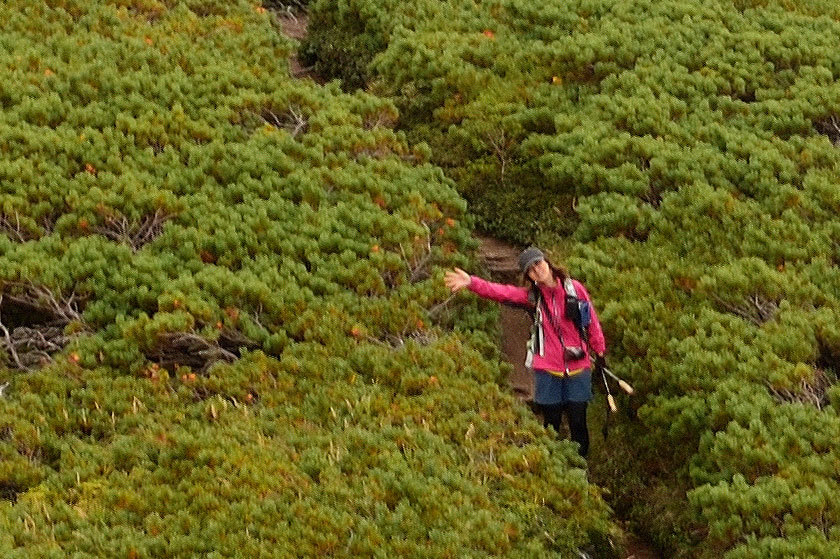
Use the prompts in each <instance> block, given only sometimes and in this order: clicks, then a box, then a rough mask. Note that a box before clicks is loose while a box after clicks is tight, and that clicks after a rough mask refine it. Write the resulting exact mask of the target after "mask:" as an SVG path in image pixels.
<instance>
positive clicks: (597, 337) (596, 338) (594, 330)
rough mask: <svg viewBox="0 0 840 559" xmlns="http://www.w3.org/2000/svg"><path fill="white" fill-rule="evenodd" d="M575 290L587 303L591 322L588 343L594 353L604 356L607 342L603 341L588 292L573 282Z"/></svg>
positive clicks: (577, 282) (602, 333) (580, 284)
mask: <svg viewBox="0 0 840 559" xmlns="http://www.w3.org/2000/svg"><path fill="white" fill-rule="evenodd" d="M574 285H575V289H576V290H577V292H578V293H579V294H581V295H583V298H584V299H585V300H586V301H589V315H590V317H591V322H590V323H589V343H590V344H591V346H592V349H593V350H595V353H598V354H600V355H604V354H605V353H606V352H607V342H606V340H605V339H604V331H603V330H602V329H601V321H600V320H598V314H597V313H596V312H595V305H594V304H592V299H590V297H589V292H588V291H587V290H586V288H585V287H584V286H583V284H582V283H580V282H579V281H574Z"/></svg>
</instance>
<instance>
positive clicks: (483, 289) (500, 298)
mask: <svg viewBox="0 0 840 559" xmlns="http://www.w3.org/2000/svg"><path fill="white" fill-rule="evenodd" d="M443 281H444V283H446V287H448V288H449V289H450V290H452V292H453V293H454V292H456V291H460V290H462V289H464V288H465V287H466V288H467V289H469V290H470V291H472V292H473V293H475V294H476V295H478V296H479V297H484V298H485V299H491V300H493V301H497V302H499V303H514V304H517V305H531V306H533V305H532V304H531V303H529V302H528V288H527V287H518V286H516V285H507V284H504V283H494V282H492V281H487V280H485V279H482V278H480V277H478V276H471V275H470V274H468V273H466V272H465V271H464V270H462V269H460V268H455V269H454V270H450V271H448V272H446V275H445V276H444V278H443Z"/></svg>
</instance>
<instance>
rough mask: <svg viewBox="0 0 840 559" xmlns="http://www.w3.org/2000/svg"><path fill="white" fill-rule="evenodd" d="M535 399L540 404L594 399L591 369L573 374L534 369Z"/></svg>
mask: <svg viewBox="0 0 840 559" xmlns="http://www.w3.org/2000/svg"><path fill="white" fill-rule="evenodd" d="M534 382H535V390H534V401H535V402H536V403H538V404H565V403H566V402H589V401H590V400H592V372H591V371H590V370H589V369H584V370H583V371H581V372H579V373H577V374H576V375H571V376H568V377H567V376H558V375H553V374H551V373H547V372H545V371H540V370H536V371H534Z"/></svg>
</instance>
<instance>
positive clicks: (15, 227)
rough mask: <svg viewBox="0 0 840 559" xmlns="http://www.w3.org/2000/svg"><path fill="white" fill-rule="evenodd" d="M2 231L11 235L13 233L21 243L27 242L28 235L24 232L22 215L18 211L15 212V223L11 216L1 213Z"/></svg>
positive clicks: (0, 228) (0, 226) (0, 227)
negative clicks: (21, 224) (21, 221)
mask: <svg viewBox="0 0 840 559" xmlns="http://www.w3.org/2000/svg"><path fill="white" fill-rule="evenodd" d="M0 231H5V232H7V233H9V234H10V235H13V236H14V237H15V238H16V239H17V240H18V241H20V242H21V243H25V242H26V241H27V238H26V236H25V235H24V234H23V229H21V227H20V216H19V215H18V213H17V212H15V222H14V223H12V221H11V219H10V218H9V216H7V215H5V214H2V213H0Z"/></svg>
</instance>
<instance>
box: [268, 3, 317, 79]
mask: <svg viewBox="0 0 840 559" xmlns="http://www.w3.org/2000/svg"><path fill="white" fill-rule="evenodd" d="M276 13H277V21H279V22H280V26H281V27H282V28H283V33H285V34H286V36H287V37H290V38H292V39H294V40H296V41H298V42H299V41H302V40H303V39H304V38H306V30H307V28H308V27H309V14H307V13H305V12H299V13H293V12H284V11H277V12H276ZM289 70H290V71H291V74H292V76H293V77H295V78H311V79H312V80H313V81H315V82H317V83H320V84H324V83H325V82H324V80H322V79H320V78H319V77H318V76H316V75H315V74H314V73H313V72H312V68H311V67H308V66H304V65H303V64H302V63H301V61H300V59H299V58H298V56H297V53H296V52H295V53H293V54H292V56H291V57H289Z"/></svg>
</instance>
